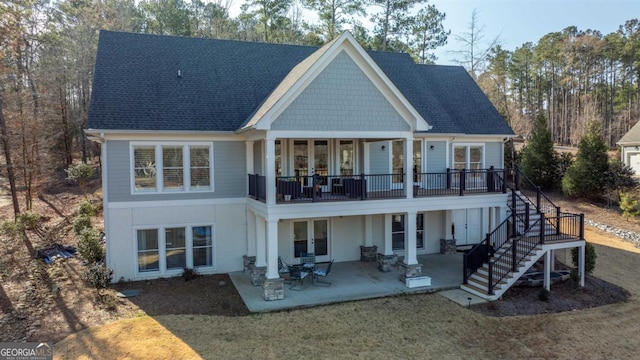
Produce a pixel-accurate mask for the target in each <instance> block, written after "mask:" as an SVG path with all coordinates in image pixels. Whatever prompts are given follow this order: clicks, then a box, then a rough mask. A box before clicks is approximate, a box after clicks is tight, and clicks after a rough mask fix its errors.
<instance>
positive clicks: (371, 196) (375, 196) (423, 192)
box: [276, 187, 499, 204]
mask: <svg viewBox="0 0 640 360" xmlns="http://www.w3.org/2000/svg"><path fill="white" fill-rule="evenodd" d="M494 193H499V191H488V190H487V188H486V187H477V188H471V189H465V190H464V193H463V195H483V194H485V195H486V194H494ZM413 196H414V198H424V197H436V196H460V190H459V189H456V188H449V189H436V188H434V189H423V188H419V189H417V191H415V192H414V195H413ZM404 197H405V192H404V190H403V189H397V190H388V191H368V192H367V193H366V195H365V196H364V197H362V196H351V195H350V194H335V193H331V192H322V193H317V194H316V197H315V199H314V198H312V197H311V195H310V194H308V193H307V194H306V196H305V195H304V194H301V195H300V197H298V198H293V199H290V200H289V201H285V199H284V198H278V199H276V203H278V204H286V203H305V202H325V201H357V200H381V199H402V198H404Z"/></svg>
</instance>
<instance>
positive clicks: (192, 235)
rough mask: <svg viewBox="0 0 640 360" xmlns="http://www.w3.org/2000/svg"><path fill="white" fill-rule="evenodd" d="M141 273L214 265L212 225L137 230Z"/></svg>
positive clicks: (139, 270)
mask: <svg viewBox="0 0 640 360" xmlns="http://www.w3.org/2000/svg"><path fill="white" fill-rule="evenodd" d="M136 241H137V243H138V249H137V254H138V272H140V273H145V272H160V273H165V272H171V271H172V270H175V271H182V270H183V269H184V268H198V267H211V266H213V231H212V226H210V225H207V226H185V227H166V228H154V229H138V230H136Z"/></svg>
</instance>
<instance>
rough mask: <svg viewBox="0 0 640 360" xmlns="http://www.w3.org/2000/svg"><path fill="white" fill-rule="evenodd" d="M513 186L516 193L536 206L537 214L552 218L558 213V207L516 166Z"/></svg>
mask: <svg viewBox="0 0 640 360" xmlns="http://www.w3.org/2000/svg"><path fill="white" fill-rule="evenodd" d="M513 174H514V180H513V186H514V189H515V190H516V191H520V193H521V194H522V195H523V196H525V197H526V198H527V199H528V200H529V201H530V202H531V203H532V204H534V205H535V206H536V209H537V211H538V213H544V214H545V215H547V216H554V215H558V214H559V213H560V207H559V206H557V205H556V204H554V203H553V201H552V200H551V199H550V198H549V197H548V196H547V195H546V194H545V193H544V192H542V190H541V189H540V186H537V185H536V184H534V183H533V181H531V179H529V177H528V176H527V175H525V174H524V173H523V172H522V171H521V170H520V168H519V167H518V166H516V167H515V171H514V172H513Z"/></svg>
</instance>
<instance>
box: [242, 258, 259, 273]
mask: <svg viewBox="0 0 640 360" xmlns="http://www.w3.org/2000/svg"><path fill="white" fill-rule="evenodd" d="M242 262H243V263H244V270H242V272H247V270H251V267H252V266H253V265H255V264H256V257H255V256H247V255H242Z"/></svg>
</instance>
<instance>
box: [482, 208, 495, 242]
mask: <svg viewBox="0 0 640 360" xmlns="http://www.w3.org/2000/svg"><path fill="white" fill-rule="evenodd" d="M490 209H491V208H488V207H483V208H482V226H483V227H484V231H483V232H482V234H483V235H486V234H488V233H490V232H491V231H493V229H492V228H491V220H490V219H489V217H490V215H489V213H490V212H491V211H490Z"/></svg>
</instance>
